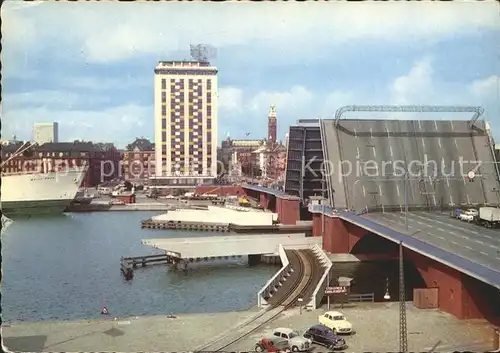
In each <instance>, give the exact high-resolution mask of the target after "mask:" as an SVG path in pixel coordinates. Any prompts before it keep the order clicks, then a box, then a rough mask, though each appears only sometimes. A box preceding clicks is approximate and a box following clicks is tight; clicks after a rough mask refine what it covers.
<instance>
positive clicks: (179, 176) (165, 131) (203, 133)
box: [154, 61, 217, 185]
mask: <svg viewBox="0 0 500 353" xmlns="http://www.w3.org/2000/svg"><path fill="white" fill-rule="evenodd" d="M154 94H155V103H154V106H155V150H156V151H155V152H156V178H157V179H163V181H162V182H161V183H162V184H165V185H194V184H200V183H210V182H212V181H213V179H214V178H215V177H216V176H217V68H216V67H213V66H210V64H209V63H208V62H199V61H160V62H159V63H158V65H156V68H155V93H154ZM157 183H158V182H157Z"/></svg>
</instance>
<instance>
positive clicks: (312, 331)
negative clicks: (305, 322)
mask: <svg viewBox="0 0 500 353" xmlns="http://www.w3.org/2000/svg"><path fill="white" fill-rule="evenodd" d="M304 337H305V338H309V339H311V340H312V341H313V342H314V343H317V344H321V345H323V346H325V347H326V348H328V349H331V350H334V349H339V350H340V349H346V348H347V344H346V343H345V340H344V339H343V338H341V337H339V336H337V335H336V334H335V333H334V332H333V331H332V330H331V329H330V328H328V327H326V326H325V325H314V326H313V327H311V328H309V330H307V331H306V333H304Z"/></svg>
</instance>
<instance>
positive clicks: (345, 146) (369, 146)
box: [322, 120, 499, 210]
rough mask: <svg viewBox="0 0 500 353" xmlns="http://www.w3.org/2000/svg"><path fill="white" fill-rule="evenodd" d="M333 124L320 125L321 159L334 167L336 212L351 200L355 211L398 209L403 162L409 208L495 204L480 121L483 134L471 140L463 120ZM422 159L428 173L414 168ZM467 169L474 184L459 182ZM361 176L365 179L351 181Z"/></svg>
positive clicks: (489, 156) (492, 176)
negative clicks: (473, 176)
mask: <svg viewBox="0 0 500 353" xmlns="http://www.w3.org/2000/svg"><path fill="white" fill-rule="evenodd" d="M334 123H335V121H334V120H323V122H322V124H323V131H324V135H325V141H324V143H325V150H326V151H327V156H326V158H325V159H327V160H329V161H330V162H331V164H332V165H333V167H334V173H333V175H331V176H330V185H331V187H332V188H333V189H334V190H335V197H336V202H335V204H336V207H337V208H339V207H343V206H344V205H345V204H346V200H350V201H351V203H352V204H354V207H351V208H355V209H356V210H361V209H364V208H366V207H368V209H382V210H384V209H385V210H390V209H392V210H394V209H402V208H403V207H404V204H405V201H404V197H405V193H404V184H405V183H404V181H403V177H402V175H401V174H402V171H403V169H402V167H403V166H404V165H405V164H408V165H409V168H410V172H411V176H410V178H411V179H412V180H410V181H409V182H408V189H407V190H408V192H407V196H408V204H409V206H410V207H422V206H424V207H427V206H433V207H440V206H441V205H444V206H448V205H449V204H457V205H460V204H469V205H470V204H483V203H490V204H495V203H498V195H497V194H496V193H495V192H494V191H493V189H494V188H497V189H498V188H499V185H498V182H497V181H496V180H495V179H496V178H495V175H496V170H495V167H494V165H493V161H494V159H493V155H492V152H491V149H490V147H489V141H488V137H487V136H486V135H485V132H484V126H483V125H484V123H478V126H480V127H482V128H483V130H482V131H481V130H478V132H477V134H476V135H475V136H473V137H471V132H470V130H469V129H468V127H467V124H468V122H467V121H442V120H411V121H410V120H407V121H393V120H341V121H340V126H339V128H338V129H337V128H336V127H335V126H334ZM481 124H483V125H481ZM336 129H337V130H336ZM340 161H343V164H342V168H341V165H340ZM425 161H431V163H429V164H428V167H427V169H426V170H425V169H422V168H419V166H418V164H417V162H425ZM460 161H463V166H461V165H460V163H461V162H460ZM479 161H481V162H479ZM349 165H350V166H349ZM341 169H342V173H343V174H341ZM349 169H351V170H350V172H349ZM471 170H475V173H476V175H478V177H477V178H476V179H475V181H474V182H469V181H467V180H466V179H465V178H464V176H465V175H466V174H467V173H468V172H469V171H471ZM395 174H399V175H400V176H399V177H395V176H394V175H395ZM342 175H344V177H342ZM422 175H426V176H427V177H425V178H424V177H422ZM434 176H438V177H437V178H434ZM479 176H480V177H479ZM360 177H365V179H363V180H360V181H359V182H358V181H356V180H357V179H358V178H360ZM374 177H377V178H378V179H379V180H374ZM395 178H397V179H398V180H394V179H395ZM381 179H383V180H381ZM352 204H351V206H352Z"/></svg>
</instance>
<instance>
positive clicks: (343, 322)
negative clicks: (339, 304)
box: [318, 311, 353, 334]
mask: <svg viewBox="0 0 500 353" xmlns="http://www.w3.org/2000/svg"><path fill="white" fill-rule="evenodd" d="M318 320H319V323H320V324H323V325H325V326H326V327H329V328H330V329H332V331H333V332H334V333H346V334H351V333H353V330H352V325H351V323H350V322H349V321H347V319H346V317H345V316H344V314H342V313H341V312H338V311H327V312H326V313H324V314H323V315H320V316H319V317H318Z"/></svg>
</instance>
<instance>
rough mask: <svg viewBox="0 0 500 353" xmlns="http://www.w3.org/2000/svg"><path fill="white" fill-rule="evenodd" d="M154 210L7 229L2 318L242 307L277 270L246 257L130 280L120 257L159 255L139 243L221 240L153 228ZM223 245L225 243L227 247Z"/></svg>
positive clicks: (141, 271)
mask: <svg viewBox="0 0 500 353" xmlns="http://www.w3.org/2000/svg"><path fill="white" fill-rule="evenodd" d="M157 214H159V213H155V212H102V213H101V212H99V213H80V214H76V213H74V214H63V215H60V216H54V217H41V218H30V219H23V220H16V221H15V222H13V223H12V224H10V226H9V227H8V228H7V229H6V231H5V232H2V233H3V234H2V260H3V264H2V265H3V266H2V267H3V281H2V317H3V321H6V322H20V321H47V320H73V319H91V318H99V317H100V316H101V315H100V310H101V308H102V307H103V306H106V307H107V308H108V311H109V312H110V314H111V315H112V316H115V317H124V316H140V315H157V314H182V313H206V312H224V311H235V310H244V309H247V308H248V307H250V306H252V305H255V304H256V298H257V292H258V290H259V289H260V288H261V287H262V286H263V285H264V284H265V283H266V281H267V280H268V279H269V278H271V276H272V275H273V274H274V273H275V272H276V271H277V267H276V266H269V265H259V266H256V267H252V268H250V267H248V265H247V261H246V258H240V259H235V260H220V261H218V262H213V263H206V264H194V265H193V264H190V268H189V270H188V271H187V272H183V271H172V270H170V269H168V267H167V266H165V265H157V266H150V267H146V268H141V267H138V268H137V269H136V270H135V272H134V278H133V280H131V281H128V282H127V281H125V280H124V278H123V276H122V274H121V272H120V257H121V256H139V255H151V254H158V253H161V251H160V250H156V249H153V248H151V247H149V246H145V245H142V244H141V239H145V238H161V237H186V236H209V235H220V234H215V233H203V232H194V233H193V232H181V231H169V230H148V229H141V228H140V221H141V220H142V219H147V218H150V217H151V216H154V215H157ZM221 246H222V245H221Z"/></svg>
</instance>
